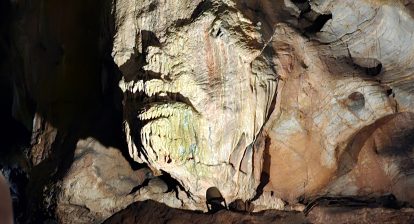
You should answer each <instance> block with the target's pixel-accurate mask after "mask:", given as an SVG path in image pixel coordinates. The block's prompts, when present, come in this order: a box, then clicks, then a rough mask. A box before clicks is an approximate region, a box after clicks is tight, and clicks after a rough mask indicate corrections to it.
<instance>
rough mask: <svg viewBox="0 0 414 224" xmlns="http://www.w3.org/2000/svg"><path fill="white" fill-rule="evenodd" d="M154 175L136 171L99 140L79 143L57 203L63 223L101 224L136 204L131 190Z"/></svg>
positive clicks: (115, 151) (89, 139)
mask: <svg viewBox="0 0 414 224" xmlns="http://www.w3.org/2000/svg"><path fill="white" fill-rule="evenodd" d="M150 176H151V173H150V171H149V170H148V169H145V168H143V169H139V170H137V171H134V170H132V169H131V167H130V165H129V163H128V162H127V161H126V160H125V159H124V157H123V156H122V154H121V152H120V151H119V150H118V149H115V148H107V147H105V146H103V145H102V144H101V143H99V142H98V141H97V140H95V139H92V138H88V139H86V140H80V141H79V142H78V143H77V147H76V150H75V157H74V161H73V163H72V165H71V168H70V169H69V171H68V172H67V174H66V176H65V177H64V178H63V180H62V182H61V184H60V188H61V190H60V191H61V193H60V196H59V198H58V202H57V210H56V212H57V216H58V217H59V222H60V223H100V222H102V221H103V220H105V219H106V218H108V217H109V216H111V215H112V214H113V213H114V212H117V211H119V210H121V209H123V208H125V207H126V206H127V205H129V204H131V203H132V202H134V194H132V193H131V192H132V190H133V189H134V188H135V187H136V186H139V185H142V184H143V182H144V181H145V180H146V179H147V178H149V177H150Z"/></svg>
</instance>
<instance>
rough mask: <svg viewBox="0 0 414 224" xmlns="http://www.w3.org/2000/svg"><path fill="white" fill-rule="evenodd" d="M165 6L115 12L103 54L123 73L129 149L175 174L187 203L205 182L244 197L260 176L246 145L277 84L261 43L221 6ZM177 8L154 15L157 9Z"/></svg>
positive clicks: (198, 196) (255, 29)
mask: <svg viewBox="0 0 414 224" xmlns="http://www.w3.org/2000/svg"><path fill="white" fill-rule="evenodd" d="M166 2H167V1H149V3H148V4H150V3H151V4H152V5H153V6H152V8H153V9H152V11H147V12H145V13H142V12H139V11H134V12H129V14H137V18H135V17H134V21H135V22H134V24H135V25H134V26H130V25H129V24H130V23H129V22H128V18H126V17H123V15H124V12H123V8H124V6H122V7H119V8H120V10H119V12H118V13H117V16H116V18H117V24H118V25H119V27H118V33H117V35H116V39H115V43H116V44H115V47H114V51H113V56H114V59H115V62H117V63H118V66H119V67H120V68H121V71H122V72H123V74H124V78H123V80H122V81H121V83H120V87H121V88H122V89H123V91H124V92H125V96H126V100H125V111H126V117H125V119H126V123H125V126H126V131H127V134H128V135H129V137H128V141H129V145H130V154H131V156H132V157H133V158H134V159H135V160H136V161H138V162H145V163H147V164H148V165H149V166H150V167H151V168H152V169H153V170H155V172H157V171H158V172H160V171H161V170H162V171H165V172H167V173H169V174H170V175H171V176H172V177H174V178H176V179H177V180H178V181H179V182H180V183H181V184H182V185H183V186H184V187H185V189H186V190H187V191H188V192H189V193H190V194H191V195H192V198H193V199H194V200H195V201H196V202H203V200H204V197H205V192H206V190H207V188H209V187H212V186H216V187H218V188H219V189H220V190H221V191H222V193H223V195H225V197H226V199H228V200H229V201H232V200H234V199H236V198H242V199H244V200H246V199H249V198H252V197H253V196H254V194H255V192H256V186H257V185H258V183H259V182H258V180H259V177H260V169H259V171H258V172H257V173H259V175H255V172H254V167H253V163H254V161H253V157H254V151H255V150H254V149H253V144H252V143H253V142H254V140H255V138H256V137H257V135H258V134H259V133H260V131H261V130H262V127H263V125H264V124H265V122H266V120H267V119H268V115H269V112H270V111H271V110H272V109H273V107H274V99H275V93H276V87H277V84H278V82H277V74H276V71H275V69H274V65H273V61H272V52H271V49H265V46H266V45H265V44H266V43H265V40H264V39H263V38H262V36H261V34H260V29H261V28H260V26H259V25H257V24H253V22H252V21H250V20H249V19H247V18H246V17H245V16H244V15H243V14H242V13H241V12H239V11H238V10H236V8H235V6H234V5H233V4H232V3H231V2H228V3H227V2H221V1H217V2H208V1H206V2H202V3H200V4H198V6H197V5H196V4H193V3H194V2H193V1H192V3H191V4H190V3H188V2H186V1H179V3H178V1H177V3H174V4H172V3H171V4H170V1H168V3H166ZM121 3H122V1H120V2H118V4H121ZM123 4H125V5H128V4H129V3H128V1H126V2H125V3H123ZM144 5H145V4H143V5H142V7H139V8H141V9H140V10H145V7H144ZM125 7H126V6H125ZM181 8H185V10H180V13H177V14H174V15H173V16H171V17H168V20H167V21H169V22H166V21H164V19H167V17H164V16H167V15H164V14H163V13H164V12H168V13H170V11H174V10H178V9H181ZM128 9H130V8H128ZM160 14H162V17H163V18H162V19H160V20H157V22H156V23H154V24H151V22H150V21H153V20H154V21H155V18H157V17H158V16H157V15H160ZM149 24H150V25H149ZM132 33H134V34H135V35H132V36H131V35H129V34H132ZM128 35H129V38H132V39H125V38H126V37H127V36H128ZM189 37H191V38H189ZM131 42H132V43H133V46H132V47H131V46H130V45H129V44H130V43H131ZM133 50H135V52H134V53H133V54H130V55H129V57H128V60H126V59H125V57H126V56H125V55H128V54H129V53H127V52H128V51H133ZM201 204H204V203H201ZM203 207H204V206H203Z"/></svg>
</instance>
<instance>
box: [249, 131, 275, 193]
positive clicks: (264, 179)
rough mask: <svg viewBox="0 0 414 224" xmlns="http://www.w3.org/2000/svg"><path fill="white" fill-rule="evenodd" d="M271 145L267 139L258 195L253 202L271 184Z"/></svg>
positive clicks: (257, 190)
mask: <svg viewBox="0 0 414 224" xmlns="http://www.w3.org/2000/svg"><path fill="white" fill-rule="evenodd" d="M270 143H271V140H270V138H269V137H266V139H265V146H264V151H263V170H262V173H261V175H260V184H259V186H258V187H257V189H256V195H255V196H254V197H253V198H252V199H251V201H254V200H257V199H258V198H259V197H260V196H261V195H262V194H263V189H264V187H265V186H266V185H267V184H268V183H269V178H270V176H269V174H270V160H271V157H270V154H269V148H270Z"/></svg>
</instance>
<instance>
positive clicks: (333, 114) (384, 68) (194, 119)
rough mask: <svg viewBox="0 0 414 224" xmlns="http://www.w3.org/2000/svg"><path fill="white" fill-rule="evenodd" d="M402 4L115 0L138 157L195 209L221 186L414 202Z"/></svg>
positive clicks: (117, 53)
mask: <svg viewBox="0 0 414 224" xmlns="http://www.w3.org/2000/svg"><path fill="white" fill-rule="evenodd" d="M404 4H405V2H393V1H374V0H364V1H355V0H347V1H330V0H314V1H290V0H284V1H267V0H266V1H243V0H239V1H232V0H225V1H218V0H217V1H216V0H211V1H209V0H206V1H178V0H177V1H167V0H139V1H132V0H120V1H117V3H116V7H114V9H115V11H114V13H115V24H116V35H115V39H114V48H113V52H112V56H113V58H114V60H115V62H116V64H117V65H118V66H119V68H120V70H121V72H122V74H123V79H122V80H121V82H120V87H121V89H122V90H123V92H124V96H125V98H124V114H125V131H126V134H127V141H128V145H129V151H130V155H131V157H132V158H133V159H134V160H136V161H138V162H140V163H146V164H148V165H149V167H150V168H151V169H152V170H153V172H154V173H155V174H160V173H162V172H166V173H169V174H170V175H171V176H172V177H173V178H175V179H176V180H178V182H179V183H180V184H181V185H182V187H183V188H184V189H185V190H186V191H187V192H188V193H189V195H190V197H191V198H192V199H193V200H194V201H195V202H196V204H200V205H202V204H203V203H201V202H204V200H205V198H204V195H205V192H206V190H207V189H208V188H209V187H213V186H214V187H217V188H218V189H220V191H221V193H222V195H223V196H224V197H225V198H226V200H227V201H233V200H235V199H237V198H240V199H243V200H247V199H252V198H253V197H254V196H260V195H256V191H257V190H259V191H264V192H265V193H264V194H263V195H272V197H273V196H274V197H278V198H282V199H284V200H287V201H290V202H295V201H297V200H298V199H299V198H304V199H306V198H312V197H315V196H318V195H368V194H378V195H381V194H385V193H394V194H396V195H397V196H398V197H399V199H401V200H411V201H413V200H414V198H413V196H412V195H408V192H409V189H410V186H411V187H412V185H413V184H412V183H413V181H412V178H411V173H412V170H413V167H412V166H411V165H409V164H411V163H412V154H413V142H412V140H407V139H408V138H410V136H411V137H412V136H413V130H414V128H413V127H414V124H413V122H412V121H413V114H412V112H413V106H414V105H413V102H414V100H413V96H414V95H413V90H412V86H413V77H414V76H413V73H412V67H413V66H412V65H413V60H412V59H413V53H412V52H413V51H412V50H411V48H412V44H411V43H412V38H413V37H412V35H411V34H412V33H413V32H414V19H413V18H412V16H411V15H410V12H409V11H408V8H407V7H405V5H404ZM384 139H387V140H384ZM367 178H368V179H367ZM369 178H372V180H370V179H369ZM261 188H263V189H261ZM259 191H258V192H259ZM261 200H264V199H263V198H259V199H258V201H257V203H258V204H260V201H261ZM266 200H267V199H266Z"/></svg>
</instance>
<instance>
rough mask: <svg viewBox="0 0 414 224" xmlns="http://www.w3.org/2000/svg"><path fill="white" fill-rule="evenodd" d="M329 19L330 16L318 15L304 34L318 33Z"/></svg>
mask: <svg viewBox="0 0 414 224" xmlns="http://www.w3.org/2000/svg"><path fill="white" fill-rule="evenodd" d="M330 19H332V14H322V15H319V16H318V17H317V18H316V20H315V21H313V23H312V25H311V26H309V27H307V28H305V32H306V33H310V34H312V33H317V32H320V31H321V29H322V28H323V26H325V24H326V22H328V21H329V20H330Z"/></svg>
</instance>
